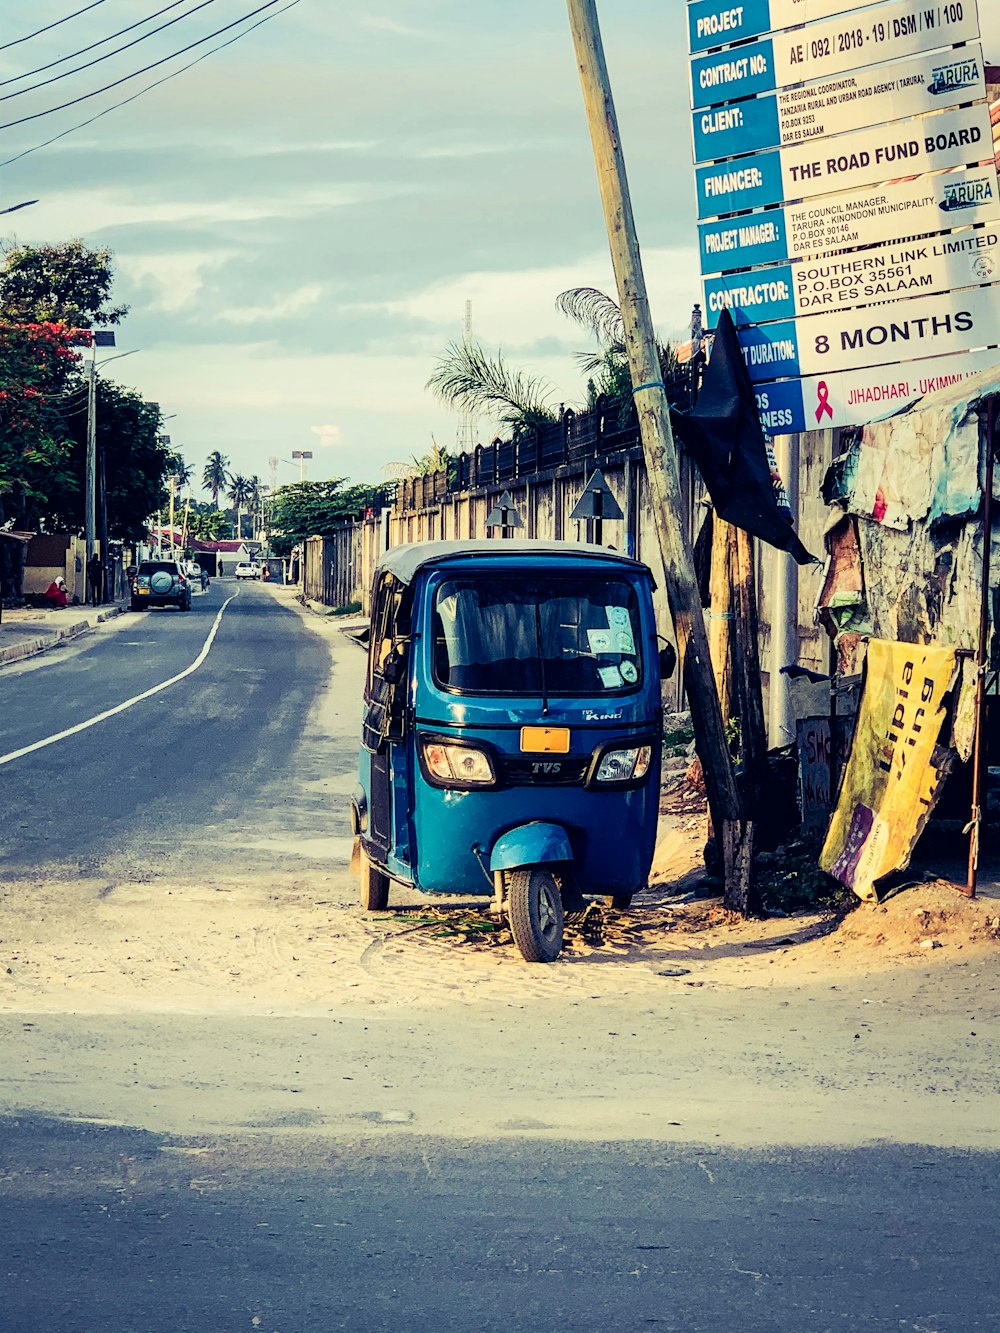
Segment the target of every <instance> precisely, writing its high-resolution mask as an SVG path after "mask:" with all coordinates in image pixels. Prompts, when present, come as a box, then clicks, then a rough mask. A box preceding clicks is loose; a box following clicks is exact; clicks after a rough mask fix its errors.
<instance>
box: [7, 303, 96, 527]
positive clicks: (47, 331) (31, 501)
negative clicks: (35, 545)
mask: <svg viewBox="0 0 1000 1333" xmlns="http://www.w3.org/2000/svg"><path fill="white" fill-rule="evenodd" d="M73 342H74V333H73V331H72V330H71V329H68V328H66V327H65V326H64V325H62V324H9V323H2V322H0V523H3V522H6V521H9V520H11V519H13V520H14V521H15V522H16V524H17V525H18V526H24V527H31V526H34V525H35V524H36V523H37V518H38V516H39V515H40V514H41V513H43V512H45V510H46V509H47V508H48V505H49V497H50V495H51V494H52V492H53V490H59V491H62V490H65V489H69V490H72V489H73V488H74V487H75V486H76V485H77V484H78V482H77V479H76V478H74V477H73V476H72V475H71V472H70V469H69V460H70V449H71V446H70V432H69V431H68V429H67V426H66V421H65V415H64V413H65V409H66V406H67V400H66V397H65V395H66V393H67V390H68V387H69V385H70V380H71V376H72V373H73V370H74V367H75V366H76V364H77V362H78V360H79V353H77V352H75V351H74V350H73Z"/></svg>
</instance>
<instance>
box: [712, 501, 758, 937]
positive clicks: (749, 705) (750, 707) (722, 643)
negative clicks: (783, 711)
mask: <svg viewBox="0 0 1000 1333" xmlns="http://www.w3.org/2000/svg"><path fill="white" fill-rule="evenodd" d="M710 590H711V622H710V628H709V646H710V650H711V654H712V665H713V668H714V671H715V681H716V687H717V689H718V691H719V701H720V706H721V709H722V719H723V724H724V725H726V724H728V723H729V722H730V720H732V719H735V720H736V721H737V723H738V725H739V756H740V766H741V769H742V773H741V776H740V778H739V779H738V780H737V792H738V794H739V797H740V806H741V809H742V818H743V823H742V824H741V835H742V836H741V837H740V839H739V842H738V844H737V845H736V846H735V848H734V849H733V855H734V860H733V864H732V867H731V868H729V873H727V875H726V887H725V905H726V906H727V907H728V908H729V909H730V910H731V911H734V912H741V913H742V914H743V915H744V916H746V915H749V914H750V913H753V912H756V911H758V910H759V909H760V906H761V904H760V902H759V899H758V897H757V895H756V894H755V892H754V888H753V881H752V876H751V863H752V859H753V847H754V823H755V813H756V810H757V808H758V803H759V801H760V799H761V797H762V794H763V793H764V792H766V790H767V737H766V732H765V728H764V701H763V697H762V695H761V687H760V658H759V653H758V646H757V637H758V623H757V587H756V570H755V561H754V545H753V538H752V537H751V536H750V535H749V533H746V532H744V531H743V530H742V529H741V528H737V527H734V526H733V525H732V524H731V523H726V522H725V521H724V520H723V519H720V518H719V516H718V514H714V515H713V517H712V569H711V581H710ZM722 834H723V837H724V836H725V830H722ZM717 836H718V835H717ZM720 843H721V839H720ZM723 850H724V848H723Z"/></svg>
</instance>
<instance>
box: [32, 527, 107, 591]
mask: <svg viewBox="0 0 1000 1333" xmlns="http://www.w3.org/2000/svg"><path fill="white" fill-rule="evenodd" d="M95 550H96V551H97V553H98V555H100V552H101V544H100V542H97V543H96V544H95ZM86 560H87V545H86V542H85V541H84V540H83V538H82V537H76V536H72V535H70V534H68V533H55V532H54V533H40V534H39V535H38V536H37V537H32V539H31V541H30V542H29V543H28V556H27V560H26V562H25V567H24V593H25V595H26V596H28V595H40V594H41V593H44V592H45V589H46V588H47V587H48V586H49V584H50V583H51V582H52V581H53V579H55V578H56V577H57V576H58V575H60V574H61V575H62V577H63V578H64V579H65V580H66V591H67V593H68V595H69V600H70V601H71V602H72V601H73V599H74V597H75V598H76V599H77V601H79V602H83V601H85V600H86V592H87V575H86V570H85V565H86Z"/></svg>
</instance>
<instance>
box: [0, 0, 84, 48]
mask: <svg viewBox="0 0 1000 1333" xmlns="http://www.w3.org/2000/svg"><path fill="white" fill-rule="evenodd" d="M103 4H104V0H93V2H92V3H91V4H89V5H84V7H83V8H82V9H78V10H77V11H76V12H75V13H73V14H67V15H66V17H65V18H61V19H56V21H55V23H49V24H48V25H47V26H46V27H44V28H36V30H35V31H34V32H29V33H28V35H27V36H26V37H16V38H15V39H14V41H12V42H4V44H3V46H0V51H8V50H10V48H11V47H12V46H20V45H21V43H22V42H30V41H31V39H32V37H41V35H42V33H43V32H51V31H52V29H53V28H58V27H59V25H60V24H61V23H68V22H69V21H70V19H75V18H79V17H80V15H81V14H86V12H87V10H88V9H96V8H97V6H98V5H103Z"/></svg>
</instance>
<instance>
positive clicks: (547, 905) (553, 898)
mask: <svg viewBox="0 0 1000 1333" xmlns="http://www.w3.org/2000/svg"><path fill="white" fill-rule="evenodd" d="M507 912H508V915H509V917H510V933H511V934H512V935H513V936H514V943H515V944H516V945H517V947H518V948H519V949H520V951H521V956H522V957H523V958H524V959H525V961H526V962H529V963H551V962H552V961H553V960H554V959H556V958H558V957H559V951H560V950H561V949H562V942H563V903H562V895H561V894H560V892H559V886H558V884H557V883H556V879H555V876H554V875H553V874H552V872H551V870H548V869H546V867H545V866H530V867H529V868H528V869H527V870H514V871H512V872H511V874H510V875H509V877H508V879H507Z"/></svg>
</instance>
